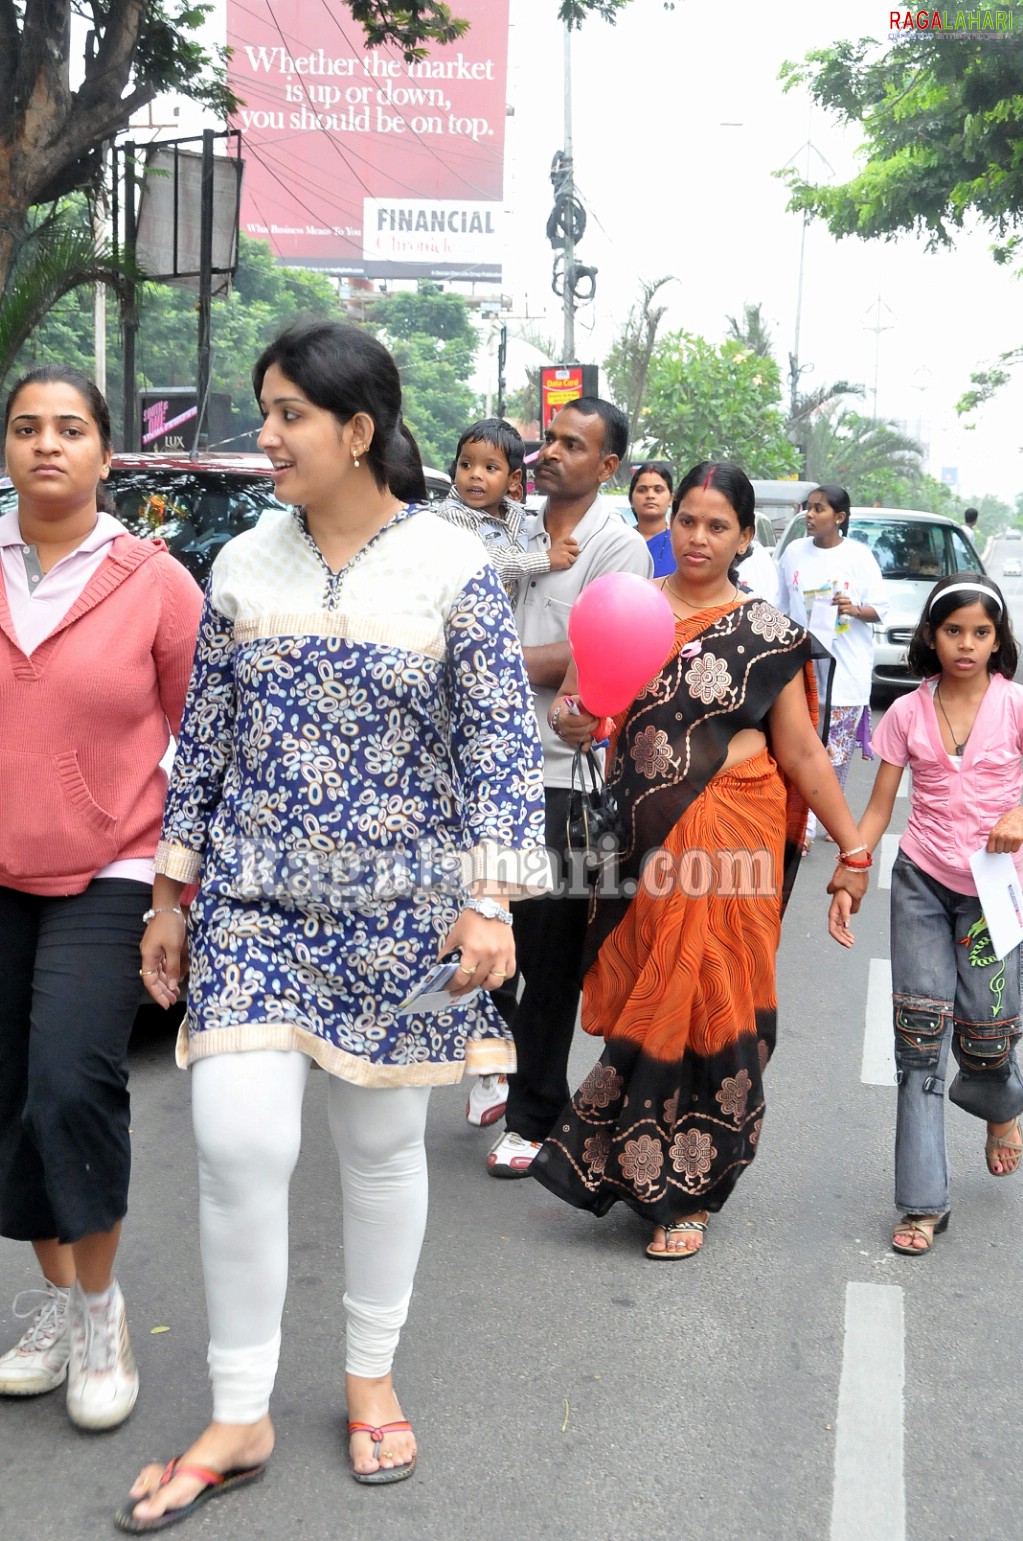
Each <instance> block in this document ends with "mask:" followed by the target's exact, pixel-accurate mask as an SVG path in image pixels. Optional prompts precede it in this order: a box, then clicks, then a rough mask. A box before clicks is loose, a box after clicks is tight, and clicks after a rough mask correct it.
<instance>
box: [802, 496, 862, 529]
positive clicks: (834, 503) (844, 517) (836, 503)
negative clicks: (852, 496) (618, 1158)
mask: <svg viewBox="0 0 1023 1541" xmlns="http://www.w3.org/2000/svg"><path fill="white" fill-rule="evenodd" d="M818 492H819V493H820V495H821V497H822V498H823V499H824V501H825V502H826V503H829V504H830V505H831V507H832V508H833V509H834V511H835V513H836V515H837V516H838V528H839V529H840V530H841V532H842V534H843V535H848V533H849V514H850V512H851V509H852V505H851V504H850V502H849V494H848V493H847V492H846V490H845V488H844V487H836V486H832V485H831V484H826V485H824V486H821V487H815V488H814V489H813V491H812V492H811V494H810V498H815V497H816V496H817V494H818ZM810 498H807V500H806V501H807V503H809V501H810Z"/></svg>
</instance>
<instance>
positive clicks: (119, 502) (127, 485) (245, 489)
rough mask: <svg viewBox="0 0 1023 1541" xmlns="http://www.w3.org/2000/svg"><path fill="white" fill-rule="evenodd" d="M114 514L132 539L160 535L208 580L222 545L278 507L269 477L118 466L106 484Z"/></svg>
mask: <svg viewBox="0 0 1023 1541" xmlns="http://www.w3.org/2000/svg"><path fill="white" fill-rule="evenodd" d="M107 490H108V494H109V496H110V498H111V500H112V502H113V504H114V509H113V512H114V513H115V514H116V516H117V518H118V519H120V521H121V523H122V524H123V525H125V526H126V527H127V528H128V529H129V530H130V531H131V532H132V534H133V535H141V536H143V537H147V536H153V535H158V536H159V537H160V539H161V540H165V541H166V542H167V546H168V549H169V550H170V551H171V552H172V553H173V554H174V556H176V557H177V558H178V559H179V561H182V562H184V564H185V566H186V567H187V568H188V569H189V571H190V572H191V573H193V574H194V576H195V577H196V578H197V579H198V580H199V582H200V583H203V582H205V580H206V578H208V576H209V570H210V568H211V567H212V565H213V559H214V557H215V556H216V555H217V553H218V551H219V550H220V548H221V546H224V545H226V543H227V542H228V541H229V540H230V539H231V538H232V537H233V536H235V535H240V534H241V533H242V531H243V530H250V529H251V528H252V526H253V525H254V524H257V523H258V521H259V517H260V515H261V514H263V513H265V512H266V510H267V509H268V508H280V506H281V505H280V504H279V503H278V501H277V499H276V498H275V497H274V491H273V483H272V482H271V481H270V478H269V477H267V476H260V475H258V474H257V475H251V476H246V475H244V474H243V475H239V474H238V473H237V472H230V473H229V472H227V471H219V470H204V469H197V470H195V471H186V470H180V471H179V470H171V469H168V468H161V469H160V471H159V473H158V474H154V472H153V470H152V469H151V468H150V467H144V468H142V469H139V470H135V469H131V470H129V469H126V468H124V467H115V468H114V469H113V470H112V471H111V473H110V479H109V481H108V483H107Z"/></svg>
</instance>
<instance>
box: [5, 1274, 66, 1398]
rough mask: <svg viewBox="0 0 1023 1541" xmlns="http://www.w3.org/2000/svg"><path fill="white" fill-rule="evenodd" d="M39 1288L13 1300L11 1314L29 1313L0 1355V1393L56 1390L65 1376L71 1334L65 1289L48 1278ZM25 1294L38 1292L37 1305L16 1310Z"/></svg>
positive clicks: (24, 1292) (12, 1394)
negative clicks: (24, 1324)
mask: <svg viewBox="0 0 1023 1541" xmlns="http://www.w3.org/2000/svg"><path fill="white" fill-rule="evenodd" d="M43 1283H44V1285H45V1288H44V1289H41V1290H22V1291H21V1294H20V1295H18V1296H16V1298H15V1301H14V1314H15V1316H19V1317H22V1318H24V1317H26V1316H31V1317H32V1322H31V1325H30V1326H29V1327H28V1328H27V1329H26V1330H25V1331H24V1332H23V1333H22V1335H21V1339H20V1341H19V1342H17V1343H16V1344H15V1345H14V1347H13V1348H12V1349H9V1350H8V1351H7V1353H6V1354H4V1356H3V1358H0V1396H5V1397H37V1396H41V1395H42V1394H43V1392H45V1391H56V1389H57V1387H58V1386H61V1385H63V1383H64V1381H65V1380H66V1379H67V1362H68V1355H69V1354H70V1352H71V1334H70V1332H69V1329H68V1304H67V1302H68V1292H67V1290H62V1289H58V1288H57V1286H56V1285H55V1284H51V1283H50V1281H49V1279H45V1280H44V1281H43ZM27 1295H42V1297H43V1303H42V1305H41V1306H38V1307H37V1306H29V1308H28V1310H27V1311H22V1310H20V1309H19V1302H20V1301H22V1300H24V1299H25V1297H26V1296H27Z"/></svg>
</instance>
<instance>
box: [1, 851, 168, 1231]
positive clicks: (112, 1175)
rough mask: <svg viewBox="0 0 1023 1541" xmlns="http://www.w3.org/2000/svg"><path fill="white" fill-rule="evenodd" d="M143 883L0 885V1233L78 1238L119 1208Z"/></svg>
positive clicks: (104, 1227) (127, 1150) (112, 1219)
mask: <svg viewBox="0 0 1023 1541" xmlns="http://www.w3.org/2000/svg"><path fill="white" fill-rule="evenodd" d="M149 895H150V889H149V886H148V885H147V884H145V883H136V882H133V881H131V880H130V879H125V878H96V879H94V880H93V882H92V883H90V884H89V887H88V888H87V889H86V890H85V891H84V893H81V894H72V895H70V896H69V897H67V898H56V899H48V898H40V897H39V896H38V895H36V894H23V893H18V892H17V891H16V890H14V889H11V888H0V1234H2V1235H4V1236H9V1237H11V1238H12V1239H14V1240H16V1241H47V1240H49V1239H50V1238H51V1237H56V1238H57V1240H58V1241H62V1242H72V1241H78V1240H79V1239H80V1238H81V1237H83V1236H91V1235H93V1234H95V1233H97V1232H103V1231H109V1230H110V1229H111V1227H112V1226H114V1225H116V1223H117V1221H118V1220H121V1219H123V1217H124V1215H125V1212H126V1211H127V1208H128V1179H129V1176H130V1173H131V1142H130V1138H129V1132H128V1129H129V1122H130V1105H129V1100H128V1039H129V1037H130V1036H131V1027H132V1022H133V1021H134V1018H135V1011H136V1009H137V1007H138V1005H139V1001H140V999H141V983H142V981H141V980H140V978H139V942H140V941H141V939H142V932H143V929H144V927H143V924H142V912H143V911H144V910H145V909H146V907H147V905H148V904H149Z"/></svg>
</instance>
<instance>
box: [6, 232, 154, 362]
mask: <svg viewBox="0 0 1023 1541" xmlns="http://www.w3.org/2000/svg"><path fill="white" fill-rule="evenodd" d="M99 283H102V284H109V285H110V287H111V288H112V289H113V290H114V291H115V292H116V293H117V294H119V295H120V294H122V293H123V292H124V290H125V287H126V276H125V266H124V260H123V258H118V257H115V255H114V253H113V251H112V249H111V247H110V246H109V244H108V243H107V242H105V241H103V240H97V239H96V238H95V237H94V235H93V234H92V227H91V223H90V222H89V221H88V220H87V219H86V220H83V218H82V206H81V205H80V204H78V203H75V204H74V205H71V204H67V203H65V204H59V205H55V206H54V207H52V208H51V209H49V210H48V211H47V212H45V213H40V212H39V211H35V217H34V219H33V221H32V224H31V226H30V228H29V229H28V230H26V231H25V232H24V234H23V235H22V237H21V239H20V240H19V242H18V248H17V252H16V255H15V258H14V262H13V264H12V266H11V269H10V271H9V273H8V275H7V279H6V282H5V283H4V286H3V289H2V291H0V392H2V390H3V388H4V386H5V384H6V380H7V377H8V375H9V374H10V372H11V368H12V366H13V364H14V362H15V360H16V358H17V356H18V354H19V353H20V352H21V350H22V348H23V347H24V346H25V344H26V342H27V341H28V339H29V338H30V336H31V335H32V332H33V331H34V330H35V328H36V327H37V326H38V325H39V324H40V322H41V321H42V320H43V319H44V318H45V317H46V316H47V315H48V314H49V312H50V311H51V310H52V308H53V307H54V305H56V304H57V302H58V301H59V300H61V299H63V298H64V296H65V295H66V294H70V293H71V291H72V290H73V289H78V288H80V287H82V286H83V285H85V284H99Z"/></svg>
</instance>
